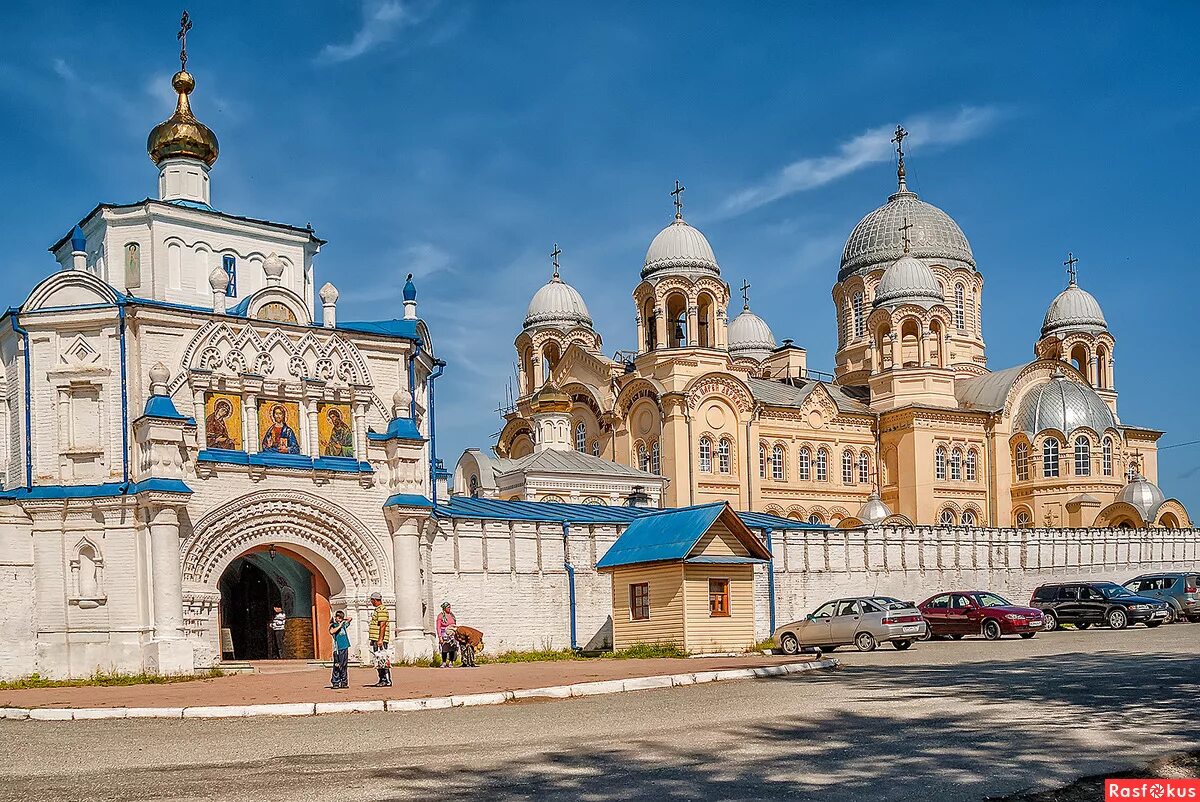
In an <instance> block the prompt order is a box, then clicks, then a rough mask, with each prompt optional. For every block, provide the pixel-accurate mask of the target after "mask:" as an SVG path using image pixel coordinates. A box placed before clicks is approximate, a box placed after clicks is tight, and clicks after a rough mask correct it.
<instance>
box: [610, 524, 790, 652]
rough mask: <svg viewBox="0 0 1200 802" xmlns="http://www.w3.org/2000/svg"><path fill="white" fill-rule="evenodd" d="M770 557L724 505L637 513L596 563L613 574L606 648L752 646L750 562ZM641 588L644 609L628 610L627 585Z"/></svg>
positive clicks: (629, 590)
mask: <svg viewBox="0 0 1200 802" xmlns="http://www.w3.org/2000/svg"><path fill="white" fill-rule="evenodd" d="M770 557H771V555H770V552H769V551H768V550H767V548H766V546H765V545H763V543H762V542H761V541H760V540H759V539H758V538H757V537H756V536H755V535H754V533H753V532H751V531H750V530H749V529H748V528H747V527H746V525H745V524H744V523H742V521H741V520H740V519H739V518H738V516H737V515H736V514H735V513H734V512H733V509H732V508H731V507H730V506H729V505H728V504H727V503H725V502H719V503H716V504H707V505H703V506H699V507H687V508H684V509H679V510H667V511H664V512H660V513H655V514H653V515H647V516H644V517H643V518H639V519H638V520H636V521H634V522H633V523H631V524H630V525H629V527H628V528H627V529H626V530H625V532H624V533H623V534H622V535H621V537H620V538H618V539H617V541H616V542H615V543H614V544H613V545H612V547H610V548H609V550H608V552H606V553H605V555H604V556H603V557H602V558H601V559H600V560H599V562H598V563H597V568H598V569H599V570H601V571H605V572H608V573H610V574H611V576H612V599H613V647H614V648H616V649H625V648H628V647H630V646H633V645H635V644H639V643H659V644H667V643H670V644H675V645H678V646H681V647H682V648H683V649H684V650H685V651H689V652H712V651H741V650H743V649H746V648H749V647H750V646H752V645H753V644H754V566H755V564H756V563H761V562H765V561H768V560H770ZM714 583H715V584H714ZM643 585H644V586H645V587H644V594H645V595H644V596H643V595H641V593H642V589H639V598H648V599H649V609H648V610H646V609H645V608H644V607H643V608H642V609H640V610H635V609H634V604H633V598H634V588H635V586H643ZM636 613H641V616H639V615H637V614H636ZM642 616H644V617H642Z"/></svg>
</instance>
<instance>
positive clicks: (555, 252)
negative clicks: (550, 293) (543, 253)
mask: <svg viewBox="0 0 1200 802" xmlns="http://www.w3.org/2000/svg"><path fill="white" fill-rule="evenodd" d="M560 254H562V250H560V249H559V247H558V243H557V242H556V243H554V250H552V251H550V262H551V263H552V264H553V265H554V277H555V278H558V257H559V255H560Z"/></svg>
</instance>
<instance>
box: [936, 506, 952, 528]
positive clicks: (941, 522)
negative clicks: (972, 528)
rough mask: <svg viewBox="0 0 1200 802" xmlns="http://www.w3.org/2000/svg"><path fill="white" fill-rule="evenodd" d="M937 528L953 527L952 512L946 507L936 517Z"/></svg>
mask: <svg viewBox="0 0 1200 802" xmlns="http://www.w3.org/2000/svg"><path fill="white" fill-rule="evenodd" d="M938 526H954V510H952V509H950V508H949V507H947V508H946V509H944V510H942V512H941V514H940V515H938Z"/></svg>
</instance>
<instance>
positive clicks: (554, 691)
mask: <svg viewBox="0 0 1200 802" xmlns="http://www.w3.org/2000/svg"><path fill="white" fill-rule="evenodd" d="M840 665H841V664H840V663H839V662H838V661H837V659H836V658H832V657H826V658H823V659H820V660H811V661H808V662H804V663H786V664H783V665H777V666H762V667H760V668H734V669H726V670H724V671H698V672H695V673H690V674H667V675H660V676H654V677H630V678H628V679H615V680H601V681H598V682H580V683H576V684H574V685H551V686H548V687H545V688H525V689H522V690H517V691H496V692H492V693H470V694H461V695H458V696H434V697H426V698H421V699H388V700H387V701H386V702H385V701H383V700H362V701H346V702H300V703H295V704H286V703H285V704H264V705H202V706H197V707H129V708H125V707H111V708H109V707H81V708H69V707H35V708H28V709H27V708H23V707H3V708H0V718H3V719H8V720H12V721H24V720H32V721H71V720H76V721H82V720H89V719H117V718H243V717H248V716H312V715H318V716H320V715H325V714H329V713H379V712H383V711H385V710H386V711H388V712H393V713H408V712H415V711H418V710H442V709H446V708H451V707H475V706H478V705H499V704H504V703H505V702H511V701H513V700H514V699H570V698H572V697H585V696H599V695H602V694H613V693H628V692H632V691H641V690H652V689H655V688H672V687H683V686H686V685H702V684H705V683H709V682H721V681H724V680H735V679H768V678H771V677H781V676H785V675H788V674H802V673H805V672H808V671H819V670H821V669H830V668H838V667H839V666H840Z"/></svg>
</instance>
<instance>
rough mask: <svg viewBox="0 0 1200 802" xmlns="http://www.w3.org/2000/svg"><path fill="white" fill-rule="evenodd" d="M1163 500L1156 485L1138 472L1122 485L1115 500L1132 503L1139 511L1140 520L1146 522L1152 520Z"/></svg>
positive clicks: (1160, 491) (1161, 493)
mask: <svg viewBox="0 0 1200 802" xmlns="http://www.w3.org/2000/svg"><path fill="white" fill-rule="evenodd" d="M1164 500H1165V497H1164V496H1163V492H1162V490H1160V489H1159V487H1158V485H1156V484H1154V482H1151V481H1150V480H1149V479H1147V478H1146V477H1144V476H1142V475H1141V474H1140V473H1139V474H1138V475H1136V476H1134V477H1133V479H1132V480H1131V481H1130V482H1129V484H1127V485H1125V486H1124V487H1122V488H1121V492H1120V493H1118V494H1117V501H1124V502H1126V503H1128V504H1132V505H1133V506H1134V507H1136V508H1137V511H1138V512H1139V513H1141V515H1142V520H1143V521H1146V522H1150V521H1153V520H1154V514H1155V513H1156V512H1158V508H1159V507H1161V506H1162V503H1163V501H1164Z"/></svg>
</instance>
